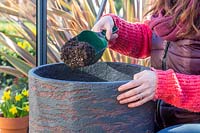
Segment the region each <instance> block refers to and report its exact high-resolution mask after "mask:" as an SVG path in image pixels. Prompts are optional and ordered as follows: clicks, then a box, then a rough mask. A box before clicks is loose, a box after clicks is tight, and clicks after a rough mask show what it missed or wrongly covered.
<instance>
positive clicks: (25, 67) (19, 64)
mask: <svg viewBox="0 0 200 133" xmlns="http://www.w3.org/2000/svg"><path fill="white" fill-rule="evenodd" d="M0 54H1V55H3V56H5V58H6V59H7V60H8V61H9V62H10V63H11V64H12V65H13V66H14V67H15V68H16V69H17V70H19V71H20V72H21V73H23V74H24V75H25V76H28V71H29V70H30V69H31V66H30V65H29V64H28V63H26V62H25V61H23V60H21V59H20V58H17V57H15V56H11V55H9V54H5V53H3V52H0Z"/></svg>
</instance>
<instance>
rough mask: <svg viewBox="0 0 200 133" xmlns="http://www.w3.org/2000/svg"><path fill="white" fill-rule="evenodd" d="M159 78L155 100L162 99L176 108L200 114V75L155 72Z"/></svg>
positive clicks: (170, 70) (171, 71)
mask: <svg viewBox="0 0 200 133" xmlns="http://www.w3.org/2000/svg"><path fill="white" fill-rule="evenodd" d="M154 71H155V72H156V73H157V77H158V86H157V90H156V94H155V99H162V100H164V101H165V102H167V103H169V104H172V105H174V106H176V107H179V108H183V109H187V110H190V111H193V112H200V75H185V74H179V73H175V72H174V71H173V70H172V69H169V70H167V71H161V70H154Z"/></svg>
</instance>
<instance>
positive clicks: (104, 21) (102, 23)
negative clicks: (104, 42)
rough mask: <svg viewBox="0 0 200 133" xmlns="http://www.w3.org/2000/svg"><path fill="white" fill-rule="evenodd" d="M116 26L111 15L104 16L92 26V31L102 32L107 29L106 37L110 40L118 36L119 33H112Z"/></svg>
mask: <svg viewBox="0 0 200 133" xmlns="http://www.w3.org/2000/svg"><path fill="white" fill-rule="evenodd" d="M113 26H114V21H113V19H112V17H111V16H104V17H102V18H101V19H100V20H99V21H98V22H97V23H96V24H95V25H94V27H93V28H92V31H95V32H101V31H102V30H106V38H107V39H108V40H113V39H116V38H117V37H118V35H117V34H112V28H113Z"/></svg>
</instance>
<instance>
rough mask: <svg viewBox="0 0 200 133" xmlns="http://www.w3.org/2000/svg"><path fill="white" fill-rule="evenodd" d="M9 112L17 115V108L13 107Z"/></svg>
mask: <svg viewBox="0 0 200 133" xmlns="http://www.w3.org/2000/svg"><path fill="white" fill-rule="evenodd" d="M9 112H10V113H12V114H13V115H15V114H17V108H16V107H15V106H14V105H13V106H12V107H11V108H10V109H9Z"/></svg>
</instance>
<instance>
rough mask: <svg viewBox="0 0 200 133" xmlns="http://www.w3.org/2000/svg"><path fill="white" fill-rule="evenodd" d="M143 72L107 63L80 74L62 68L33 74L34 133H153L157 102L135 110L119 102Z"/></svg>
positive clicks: (54, 66)
mask: <svg viewBox="0 0 200 133" xmlns="http://www.w3.org/2000/svg"><path fill="white" fill-rule="evenodd" d="M144 69H148V68H145V67H142V66H138V65H130V64H125V63H103V62H99V63H96V64H94V65H91V66H88V67H85V68H81V69H78V70H71V69H70V68H68V67H67V66H66V65H65V64H62V63H59V64H49V65H43V66H40V67H36V68H34V69H32V70H31V71H29V90H30V121H29V122H30V132H31V133H35V132H64V133H68V132H70V133H71V132H77V133H79V132H83V133H103V132H113V133H119V132H123V133H129V132H130V133H151V132H154V102H148V103H146V104H144V105H142V106H140V107H137V108H133V109H130V108H128V107H127V105H120V104H119V103H118V102H117V100H116V96H117V95H118V94H119V92H118V91H117V88H118V87H119V86H120V85H122V84H124V83H126V82H128V81H129V80H131V79H132V77H133V75H134V74H135V73H138V72H140V71H142V70H144Z"/></svg>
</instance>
